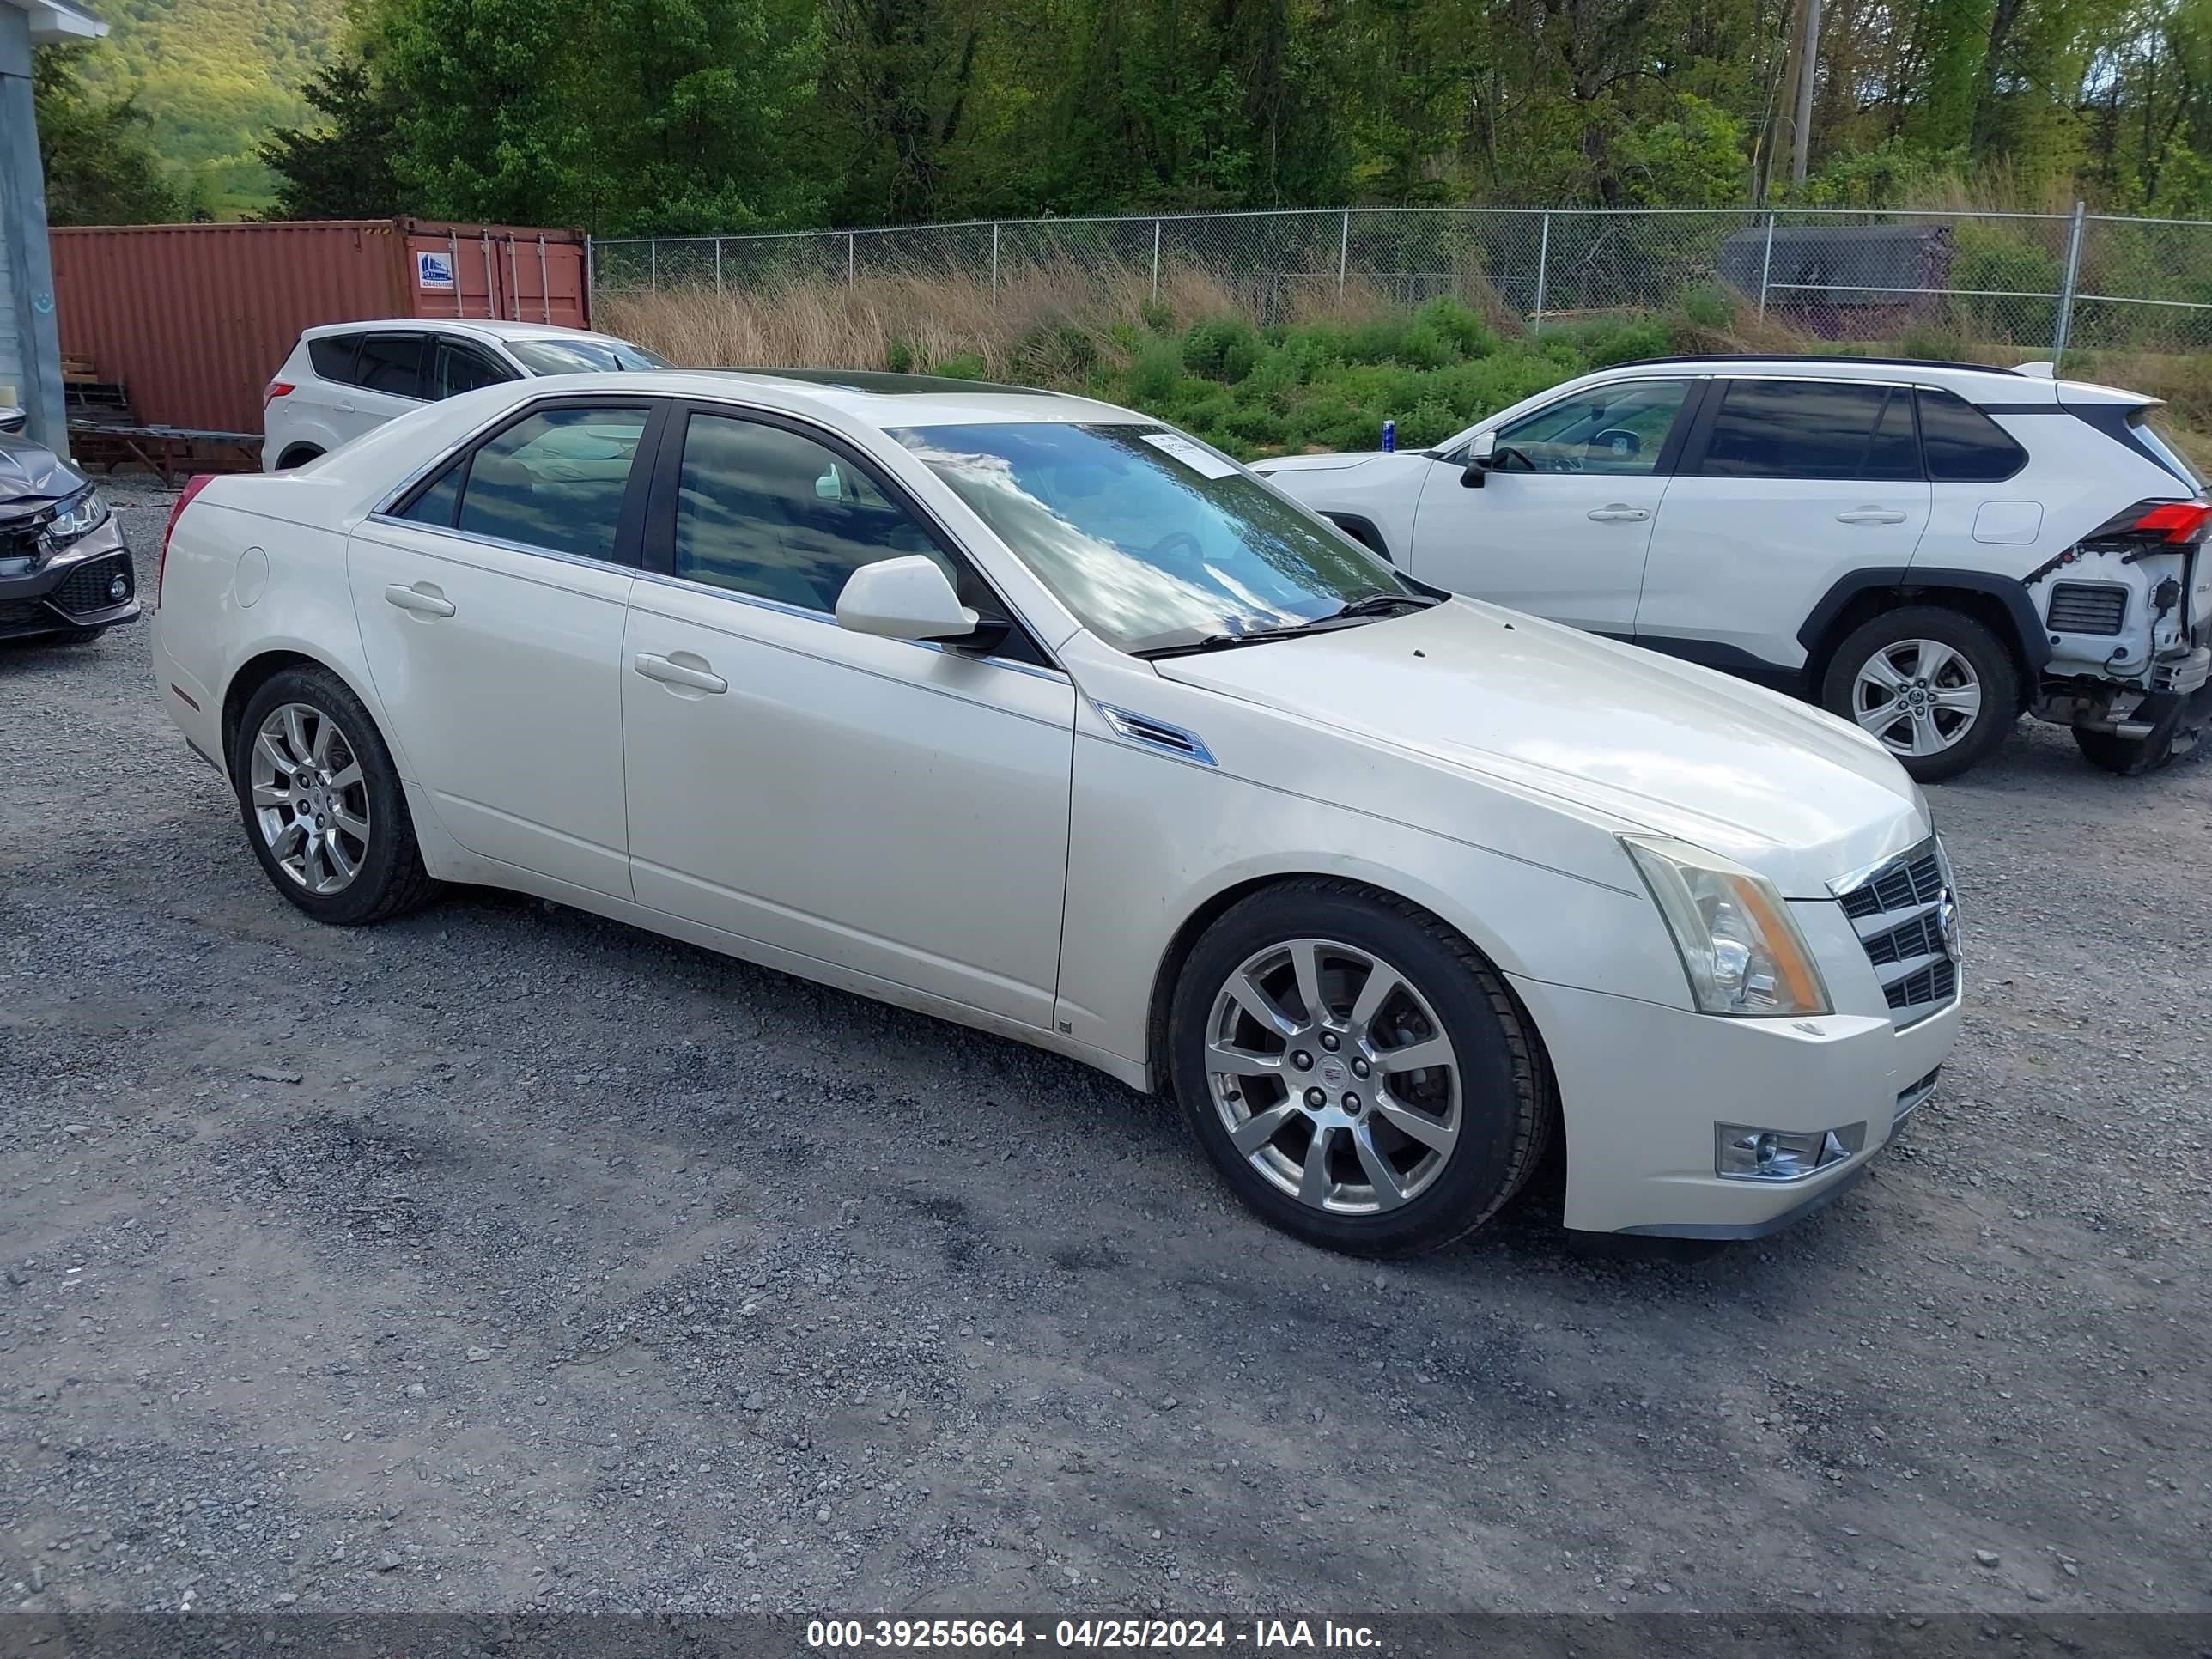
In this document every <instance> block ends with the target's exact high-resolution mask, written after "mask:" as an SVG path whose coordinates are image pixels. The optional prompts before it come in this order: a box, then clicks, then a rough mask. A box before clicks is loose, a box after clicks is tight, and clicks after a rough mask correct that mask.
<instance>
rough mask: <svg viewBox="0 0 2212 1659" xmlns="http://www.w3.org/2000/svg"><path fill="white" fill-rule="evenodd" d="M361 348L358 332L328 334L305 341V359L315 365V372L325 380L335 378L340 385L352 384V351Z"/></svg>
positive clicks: (354, 351)
mask: <svg viewBox="0 0 2212 1659" xmlns="http://www.w3.org/2000/svg"><path fill="white" fill-rule="evenodd" d="M360 349H361V336H360V335H358V334H328V335H325V336H324V337H322V338H320V339H317V340H310V341H308V342H307V361H308V362H311V363H313V365H314V366H315V373H316V374H318V375H319V376H321V377H322V378H323V379H324V380H336V381H337V383H338V384H339V385H340V386H351V385H352V384H353V359H354V353H356V351H358V350H360Z"/></svg>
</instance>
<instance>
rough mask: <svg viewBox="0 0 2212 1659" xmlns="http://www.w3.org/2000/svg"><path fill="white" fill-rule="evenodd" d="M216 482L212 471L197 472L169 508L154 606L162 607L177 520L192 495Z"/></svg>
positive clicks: (156, 607) (162, 540) (163, 530)
mask: <svg viewBox="0 0 2212 1659" xmlns="http://www.w3.org/2000/svg"><path fill="white" fill-rule="evenodd" d="M214 482H215V474H214V473H212V472H195V473H193V474H192V476H191V477H190V478H188V479H186V480H185V487H184V489H183V490H182V491H181V492H180V493H179V495H178V496H177V504H176V505H175V506H174V507H171V508H170V509H169V522H168V523H167V526H164V527H163V529H162V531H161V562H160V563H159V564H157V565H155V567H154V608H155V610H156V611H158V610H160V609H161V584H162V582H164V581H165V580H167V578H168V574H169V538H171V537H173V536H174V535H175V534H176V533H177V520H179V519H181V518H183V517H184V516H185V508H186V507H190V506H191V504H192V497H193V496H195V495H198V494H199V493H200V491H202V490H203V489H206V488H207V487H208V486H209V485H210V484H211V483H214Z"/></svg>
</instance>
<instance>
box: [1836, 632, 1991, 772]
mask: <svg viewBox="0 0 2212 1659" xmlns="http://www.w3.org/2000/svg"><path fill="white" fill-rule="evenodd" d="M2019 686H2020V677H2019V674H2018V673H2017V671H2015V669H2014V667H2013V663H2012V659H2011V658H2010V657H2009V656H2008V655H2007V654H2006V653H2005V649H2004V647H2002V645H2000V644H1998V643H1997V640H1996V635H1993V634H1991V633H1990V630H1989V629H1986V628H1984V627H1983V626H1982V624H1981V623H1978V622H1976V621H1975V620H1974V619H1973V618H1972V617H1968V616H1966V615H1964V614H1962V613H1961V612H1959V611H1951V610H1947V609H1945V608H1943V607H1942V606H1940V605H1907V606H1905V608H1904V609H1902V610H1898V611H1885V612H1884V613H1883V614H1882V615H1881V616H1879V617H1875V619H1874V620H1873V621H1871V622H1869V623H1866V624H1865V625H1864V626H1863V627H1861V628H1859V629H1857V630H1856V631H1854V632H1853V633H1852V634H1851V635H1850V636H1849V637H1848V638H1847V639H1845V640H1844V641H1843V643H1842V644H1841V645H1839V646H1838V647H1836V652H1835V654H1834V656H1833V657H1832V658H1831V659H1830V660H1829V664H1828V671H1827V673H1826V676H1825V677H1824V678H1823V683H1822V685H1821V696H1820V701H1821V703H1822V704H1823V705H1824V706H1825V707H1826V708H1827V709H1828V710H1829V711H1830V712H1831V713H1832V714H1841V715H1843V716H1844V718H1845V719H1846V720H1856V721H1857V723H1858V725H1859V726H1860V728H1861V729H1862V730H1863V731H1865V732H1868V733H1869V735H1870V736H1872V737H1874V738H1876V739H1878V740H1879V741H1880V742H1881V745H1882V747H1883V748H1885V749H1887V750H1889V752H1890V753H1891V754H1893V755H1894V756H1896V757H1897V758H1898V760H1899V763H1901V764H1902V765H1903V766H1904V768H1905V770H1906V771H1907V772H1910V773H1911V775H1913V777H1915V778H1916V779H1917V780H1918V781H1921V782H1923V783H1933V782H1936V781H1939V780H1941V779H1943V778H1952V777H1956V776H1957V775H1959V774H1960V773H1961V772H1963V771H1965V770H1966V769H1967V768H1968V767H1970V766H1972V765H1974V764H1975V763H1977V762H1978V761H1980V760H1981V759H1982V758H1983V757H1984V756H1986V755H1987V754H1988V753H1989V752H1990V750H1992V749H1995V748H1996V746H1997V744H2000V743H2002V742H2003V741H2004V738H2005V734H2006V733H2007V732H2009V731H2010V730H2011V729H2012V727H2013V725H2014V722H2015V720H2017V719H2018V717H2019V710H2020V703H2019V696H2020V693H2019Z"/></svg>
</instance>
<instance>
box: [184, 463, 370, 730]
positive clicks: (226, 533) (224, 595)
mask: <svg viewBox="0 0 2212 1659" xmlns="http://www.w3.org/2000/svg"><path fill="white" fill-rule="evenodd" d="M356 494H357V492H356V490H355V489H352V488H350V487H349V486H348V485H347V484H346V483H343V481H341V480H338V479H335V478H328V479H325V478H319V477H316V476H315V475H313V474H309V475H306V476H300V475H295V474H282V475H276V476H269V475H264V474H253V473H245V474H238V475H234V476H231V477H220V478H216V479H215V480H214V481H213V482H211V483H209V484H208V485H207V487H206V488H205V489H203V490H201V492H200V493H199V495H197V496H196V497H195V498H194V499H193V501H192V502H191V505H190V506H188V507H186V508H185V511H184V513H183V514H182V516H181V517H179V519H178V520H177V524H176V528H175V530H174V532H173V533H172V535H171V537H170V539H169V550H168V556H167V560H166V562H165V563H164V565H163V568H162V579H161V605H160V607H159V609H158V610H157V611H156V612H155V626H154V629H153V650H154V657H155V678H156V682H157V684H159V685H160V686H161V691H162V696H163V699H164V702H166V703H167V707H168V708H169V712H170V714H171V717H172V718H173V719H174V720H176V721H177V724H178V725H179V727H180V728H181V729H183V731H184V732H185V736H186V737H187V738H190V739H191V741H192V743H193V744H195V745H196V746H197V747H198V748H199V749H200V750H202V751H203V752H204V753H205V754H206V755H208V756H209V757H210V758H213V759H216V760H220V761H223V762H226V763H227V762H228V756H227V755H226V754H225V753H224V748H223V732H222V709H223V704H224V700H225V698H226V697H227V696H228V694H229V691H230V689H231V686H232V684H233V683H234V681H235V680H236V678H237V677H238V674H239V671H240V670H241V669H242V668H244V667H245V666H246V665H247V664H249V663H251V662H252V661H253V660H254V659H256V658H258V657H260V656H262V655H264V654H265V653H270V652H289V653H295V654H297V655H299V656H302V657H307V658H310V659H313V660H314V661H317V662H319V663H321V664H323V665H325V666H326V667H328V668H330V669H331V670H332V671H334V672H336V673H337V676H338V677H339V678H341V679H343V680H344V681H345V682H346V684H348V685H349V687H351V688H352V690H353V692H354V695H355V696H358V697H359V698H361V700H362V702H363V703H364V704H366V705H367V706H368V710H369V714H370V715H371V717H372V718H374V720H375V721H376V723H377V725H378V726H379V727H380V729H381V730H382V731H383V732H385V733H386V741H387V742H389V741H390V734H391V729H392V728H391V722H390V721H389V720H387V719H386V717H385V714H384V711H383V709H382V708H380V706H379V705H378V703H377V701H376V697H375V694H374V686H373V685H372V684H371V683H370V681H369V678H368V671H367V667H366V664H365V662H364V660H363V657H362V647H361V629H360V627H359V624H358V623H357V622H356V619H355V615H354V608H353V596H352V593H351V592H350V590H349V587H348V586H347V582H346V538H347V533H348V531H349V529H350V527H351V523H352V520H353V519H354V518H355V516H356V513H355V512H354V497H355V495H356ZM179 691H182V692H184V693H185V694H186V695H187V696H190V698H191V701H192V702H196V703H197V705H198V707H197V709H195V708H192V707H191V706H190V705H189V704H187V703H186V702H185V700H184V698H183V697H180V696H179V695H178V692H179ZM393 752H394V758H395V759H397V760H398V761H399V763H400V769H401V771H402V772H403V773H404V771H405V770H406V762H405V759H404V757H402V756H400V755H399V754H398V745H397V744H394V745H393Z"/></svg>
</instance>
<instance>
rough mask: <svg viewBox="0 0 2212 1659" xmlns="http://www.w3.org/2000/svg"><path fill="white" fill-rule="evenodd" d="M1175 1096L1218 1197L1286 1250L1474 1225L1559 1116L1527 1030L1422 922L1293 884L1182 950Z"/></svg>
mask: <svg viewBox="0 0 2212 1659" xmlns="http://www.w3.org/2000/svg"><path fill="white" fill-rule="evenodd" d="M1167 1039H1168V1040H1167V1058H1168V1066H1169V1073H1170V1081H1171V1082H1172V1084H1173V1085H1174V1088H1175V1093H1176V1098H1177V1100H1178V1101H1180V1102H1181V1103H1182V1109H1183V1114H1184V1115H1185V1116H1186V1117H1187V1118H1188V1120H1189V1122H1190V1125H1191V1128H1192V1130H1193V1132H1194V1133H1196V1135H1197V1136H1198V1139H1199V1142H1200V1145H1201V1146H1204V1147H1205V1148H1206V1155H1207V1156H1208V1157H1210V1158H1212V1160H1213V1162H1214V1165H1215V1167H1216V1168H1218V1170H1220V1171H1221V1175H1222V1177H1223V1179H1224V1180H1225V1182H1227V1183H1228V1185H1229V1186H1230V1188H1231V1189H1232V1190H1234V1191H1235V1192H1236V1194H1237V1196H1238V1197H1239V1198H1241V1199H1243V1200H1244V1202H1245V1203H1247V1204H1248V1205H1249V1206H1251V1207H1252V1208H1253V1209H1255V1210H1256V1211H1257V1212H1259V1213H1260V1214H1261V1216H1263V1217H1265V1218H1267V1220H1269V1221H1272V1222H1273V1223H1274V1224H1275V1225H1277V1226H1279V1227H1280V1228H1282V1229H1284V1230H1285V1231H1287V1232H1291V1233H1294V1234H1296V1235H1297V1236H1298V1237H1301V1238H1304V1239H1307V1240H1310V1242H1312V1243H1316V1244H1322V1245H1326V1246H1328V1248H1330V1249H1339V1250H1352V1251H1356V1252H1358V1253H1360V1254H1362V1255H1407V1254H1410V1253H1412V1252H1414V1251H1419V1250H1428V1249H1436V1248H1437V1246H1438V1245H1442V1244H1448V1243H1450V1242H1451V1241H1452V1240H1454V1239H1455V1238H1457V1237H1460V1236H1461V1235H1462V1234H1464V1233H1467V1232H1468V1231H1472V1230H1473V1229H1474V1228H1475V1227H1478V1226H1480V1225H1482V1223H1483V1222H1485V1221H1486V1220H1488V1219H1489V1218H1490V1217H1491V1216H1492V1215H1493V1214H1494V1213H1496V1212H1497V1211H1498V1209H1499V1207H1500V1206H1503V1205H1504V1203H1505V1202H1506V1201H1507V1200H1509V1199H1510V1198H1511V1197H1512V1196H1513V1195H1514V1194H1516V1192H1518V1191H1519V1190H1520V1189H1521V1188H1522V1185H1523V1184H1524V1183H1525V1182H1527V1180H1528V1176H1529V1174H1530V1172H1531V1171H1532V1170H1534V1168H1535V1166H1536V1165H1537V1164H1539V1163H1540V1162H1541V1160H1542V1158H1543V1154H1544V1148H1545V1145H1546V1143H1547V1140H1548V1139H1549V1138H1550V1134H1551V1127H1552V1121H1553V1111H1554V1108H1553V1103H1552V1092H1551V1083H1550V1073H1549V1071H1548V1069H1547V1066H1546V1065H1545V1063H1544V1058H1543V1053H1542V1049H1541V1045H1540V1044H1539V1043H1538V1042H1537V1040H1536V1036H1535V1033H1534V1030H1531V1029H1530V1027H1529V1025H1528V1020H1527V1016H1526V1015H1525V1014H1524V1013H1523V1012H1522V1010H1521V1007H1520V1005H1519V1004H1518V1002H1517V1001H1516V1000H1515V999H1514V997H1513V994H1512V993H1511V992H1510V990H1509V989H1508V988H1507V987H1506V985H1505V982H1504V980H1503V979H1502V978H1501V977H1499V975H1498V972H1497V970H1496V969H1493V968H1492V966H1491V965H1490V963H1488V962H1486V960H1484V958H1483V957H1482V956H1481V955H1480V953H1479V952H1477V951H1475V949H1474V946H1473V945H1470V944H1468V941H1467V939H1465V938H1464V937H1462V935H1461V934H1459V933H1456V932H1455V931H1454V930H1453V929H1451V928H1450V927H1447V926H1446V925H1445V924H1444V923H1443V921H1439V920H1438V919H1437V917H1436V916H1434V915H1431V914H1430V913H1429V912H1427V911H1425V910H1423V909H1421V908H1419V906H1417V905H1413V904H1411V903H1408V902H1407V901H1406V900H1404V899H1401V898H1398V897H1395V896H1393V895H1390V894H1388V893H1382V892H1377V891H1376V890H1373V889H1371V888H1366V887H1362V886H1359V885H1358V884H1354V883H1351V882H1345V881H1337V880H1332V879H1328V878H1321V877H1300V878H1295V879H1291V880H1285V881H1282V882H1279V883H1276V884H1273V885H1272V886H1268V887H1265V888H1262V889H1261V890H1258V891H1257V892H1255V893H1253V894H1251V895H1250V896H1247V897H1245V898H1243V899H1241V900H1239V901H1238V902H1237V903H1235V904H1233V905H1231V907H1230V908H1228V909H1227V910H1226V911H1225V912H1224V913H1223V914H1222V915H1221V916H1220V917H1219V918H1218V919H1217V920H1216V921H1214V923H1213V924H1212V926H1211V927H1208V928H1207V929H1206V932H1205V933H1203V934H1202V935H1200V938H1199V939H1198V942H1197V943H1196V944H1195V945H1193V946H1192V947H1191V951H1190V954H1189V956H1188V957H1186V958H1185V959H1184V961H1183V963H1182V969H1181V970H1180V972H1179V973H1178V975H1177V977H1176V983H1175V987H1174V991H1173V1001H1172V1004H1171V1006H1170V1009H1169V1011H1168V1032H1167Z"/></svg>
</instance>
